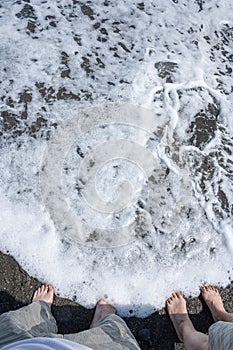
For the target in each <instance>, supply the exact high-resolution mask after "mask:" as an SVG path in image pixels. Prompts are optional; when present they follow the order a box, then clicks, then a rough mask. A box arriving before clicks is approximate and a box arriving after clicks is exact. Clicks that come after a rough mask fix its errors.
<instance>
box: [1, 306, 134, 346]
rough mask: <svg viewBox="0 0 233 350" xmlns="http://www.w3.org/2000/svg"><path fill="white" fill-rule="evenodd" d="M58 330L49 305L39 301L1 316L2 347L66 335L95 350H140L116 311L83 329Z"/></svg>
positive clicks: (65, 336) (64, 336)
mask: <svg viewBox="0 0 233 350" xmlns="http://www.w3.org/2000/svg"><path fill="white" fill-rule="evenodd" d="M57 331H58V329H57V324H56V320H55V318H54V317H53V315H52V313H51V307H50V305H48V304H47V303H45V302H43V301H36V302H33V303H31V304H29V305H28V306H24V307H22V308H21V309H19V310H15V311H9V312H6V313H4V314H2V315H0V348H2V347H4V346H6V345H8V344H11V343H14V342H16V341H20V340H25V339H29V338H36V337H48V338H64V339H67V340H70V341H73V342H76V343H79V344H83V345H86V346H88V347H90V348H91V349H94V350H100V349H101V350H105V349H106V350H126V349H130V350H138V349H139V350H140V348H139V346H138V344H137V341H136V339H135V338H134V336H133V334H132V333H131V331H130V330H129V328H128V327H127V325H126V323H125V322H124V321H123V320H122V319H121V318H120V317H119V316H117V315H115V314H111V315H109V316H106V317H105V318H104V319H102V320H101V321H99V322H98V323H97V324H96V326H95V327H93V328H91V329H88V330H86V331H83V332H79V333H73V334H65V335H62V334H57Z"/></svg>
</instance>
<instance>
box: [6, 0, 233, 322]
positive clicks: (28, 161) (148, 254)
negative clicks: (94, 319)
mask: <svg viewBox="0 0 233 350" xmlns="http://www.w3.org/2000/svg"><path fill="white" fill-rule="evenodd" d="M232 7H233V5H232V4H231V2H228V1H226V0H221V1H219V0H218V1H217V0H216V1H212V2H211V3H209V2H208V3H204V2H199V1H195V2H193V3H190V2H188V1H178V2H174V1H169V2H164V1H162V0H161V1H157V3H156V5H154V4H152V3H151V2H144V3H137V2H135V1H130V2H128V3H127V4H126V3H125V1H111V3H109V2H108V1H103V2H101V3H100V2H99V1H91V2H89V3H88V5H87V4H83V3H75V4H74V2H72V1H65V0H61V1H59V2H58V3H50V2H46V1H41V0H31V1H30V3H29V2H24V1H17V3H13V2H12V1H5V2H4V4H2V6H1V12H2V15H1V17H0V26H1V31H2V33H3V34H4V35H3V36H2V40H1V43H0V46H1V47H0V62H1V66H2V67H3V70H2V72H1V96H2V101H3V104H2V106H1V111H2V116H1V129H0V135H1V148H0V155H1V162H0V169H1V178H0V188H1V191H0V208H1V214H0V218H1V229H0V249H1V250H2V251H4V252H6V253H9V254H12V255H13V256H14V257H15V258H16V259H17V261H18V262H19V263H20V264H22V266H23V267H24V268H25V269H26V270H27V271H28V272H29V273H30V274H31V275H32V276H35V277H37V278H39V279H40V280H41V281H44V282H49V283H52V284H53V285H54V286H55V289H56V292H57V293H59V294H60V295H61V296H64V297H68V298H72V299H74V300H76V301H77V302H79V303H81V304H82V305H85V306H87V307H92V306H94V304H95V303H96V301H97V300H98V299H99V298H100V297H103V296H104V295H105V296H107V299H108V300H109V301H110V302H112V303H113V304H114V305H116V307H117V308H118V311H119V312H120V314H122V315H132V314H135V315H138V316H146V315H148V314H150V313H151V312H153V310H154V309H156V308H160V307H161V306H163V305H164V301H165V299H166V297H167V296H168V295H169V294H170V293H171V292H172V291H173V290H177V289H181V290H183V291H184V293H185V294H186V295H187V296H188V295H198V293H199V287H200V285H201V284H203V283H213V284H221V285H222V286H225V285H226V284H227V283H228V282H229V280H230V279H232V275H233V271H232V249H233V248H232V234H233V229H232V198H233V191H232V176H233V175H232V174H233V169H232V164H233V159H232V149H233V148H232V146H233V142H232V138H231V135H232V131H233V124H232V118H231V117H230V116H231V114H232V110H233V105H232V99H231V94H232V91H231V86H232V85H233V82H232V74H231V72H232V63H231V61H232V54H231V53H232V38H233V37H232V19H231V13H232V10H233V8H232ZM155 19H156V21H155ZM77 218H78V219H77Z"/></svg>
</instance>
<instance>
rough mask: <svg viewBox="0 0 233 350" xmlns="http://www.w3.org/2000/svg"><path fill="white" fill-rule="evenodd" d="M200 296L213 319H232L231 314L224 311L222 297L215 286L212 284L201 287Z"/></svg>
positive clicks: (230, 320) (229, 320)
mask: <svg viewBox="0 0 233 350" xmlns="http://www.w3.org/2000/svg"><path fill="white" fill-rule="evenodd" d="M201 291H202V298H203V299H204V301H205V302H206V304H207V306H208V308H209V309H210V311H211V314H212V316H213V319H214V320H215V321H228V322H232V321H233V316H232V315H231V314H229V313H228V312H226V310H225V308H224V305H223V302H222V298H221V296H220V294H219V291H218V290H217V288H215V287H213V286H204V287H202V288H201Z"/></svg>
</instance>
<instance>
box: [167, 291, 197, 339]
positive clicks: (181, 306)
mask: <svg viewBox="0 0 233 350" xmlns="http://www.w3.org/2000/svg"><path fill="white" fill-rule="evenodd" d="M166 305H167V311H168V313H169V316H170V319H171V321H172V323H173V326H174V327H175V330H176V333H177V335H178V337H179V339H180V340H181V341H182V342H183V341H184V337H183V333H184V328H185V327H186V329H187V328H188V329H190V330H191V331H193V330H194V328H193V325H192V322H191V321H190V318H189V316H188V312H187V307H186V301H185V299H184V297H183V295H182V294H181V292H176V293H173V294H172V295H171V296H170V297H169V298H168V299H167V301H166Z"/></svg>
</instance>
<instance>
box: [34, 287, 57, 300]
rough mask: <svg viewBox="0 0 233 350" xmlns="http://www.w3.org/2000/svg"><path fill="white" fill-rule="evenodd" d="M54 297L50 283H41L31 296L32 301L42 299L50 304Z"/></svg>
mask: <svg viewBox="0 0 233 350" xmlns="http://www.w3.org/2000/svg"><path fill="white" fill-rule="evenodd" d="M53 297H54V289H53V287H52V286H51V285H46V284H43V285H42V286H41V287H40V288H38V289H37V290H36V291H35V293H34V295H33V298H32V302H33V301H38V300H41V301H44V302H46V303H47V304H49V305H51V304H52V303H53Z"/></svg>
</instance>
